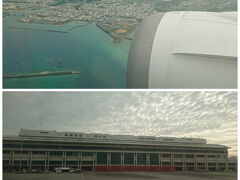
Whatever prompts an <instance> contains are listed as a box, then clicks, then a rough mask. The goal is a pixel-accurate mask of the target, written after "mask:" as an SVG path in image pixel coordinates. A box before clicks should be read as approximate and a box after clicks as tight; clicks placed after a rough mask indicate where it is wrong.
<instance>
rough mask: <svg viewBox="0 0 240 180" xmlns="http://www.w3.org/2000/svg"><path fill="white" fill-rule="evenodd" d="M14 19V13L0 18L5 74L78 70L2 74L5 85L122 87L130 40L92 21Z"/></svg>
mask: <svg viewBox="0 0 240 180" xmlns="http://www.w3.org/2000/svg"><path fill="white" fill-rule="evenodd" d="M18 18H19V17H18V15H16V16H14V15H12V16H6V17H4V18H3V75H4V76H14V75H24V74H31V73H41V72H56V71H79V72H80V73H79V74H71V75H57V76H41V77H28V78H12V79H4V80H3V87H4V88H125V87H126V83H125V81H126V65H127V58H128V51H129V48H130V44H131V41H130V40H124V41H122V42H120V43H114V42H113V39H112V38H111V37H110V36H109V35H108V34H106V33H105V32H103V31H102V30H101V29H99V28H98V27H97V26H96V23H91V24H88V25H82V26H79V24H76V23H68V24H64V25H61V26H58V25H46V24H30V23H20V22H17V19H18ZM77 26H78V27H77ZM47 30H50V31H47ZM55 31H56V32H55ZM59 61H61V63H60V65H59Z"/></svg>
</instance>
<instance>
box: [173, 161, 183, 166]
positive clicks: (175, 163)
mask: <svg viewBox="0 0 240 180" xmlns="http://www.w3.org/2000/svg"><path fill="white" fill-rule="evenodd" d="M182 165H183V163H182V162H174V166H182Z"/></svg>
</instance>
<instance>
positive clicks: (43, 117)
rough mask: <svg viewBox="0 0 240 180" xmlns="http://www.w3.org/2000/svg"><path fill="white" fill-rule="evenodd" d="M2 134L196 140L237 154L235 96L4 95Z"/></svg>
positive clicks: (127, 94) (123, 94)
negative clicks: (54, 132)
mask: <svg viewBox="0 0 240 180" xmlns="http://www.w3.org/2000/svg"><path fill="white" fill-rule="evenodd" d="M3 113H4V114H3V130H4V131H3V133H4V134H5V135H6V134H13V135H14V134H17V132H18V131H19V129H20V128H21V127H25V128H29V129H47V130H55V129H56V130H57V131H76V132H86V133H108V134H130V135H151V136H176V137H201V138H206V139H207V140H208V143H212V144H223V145H227V146H230V147H232V149H230V151H229V152H230V153H231V154H233V155H236V154H237V92H212V91H211V92H5V93H4V95H3Z"/></svg>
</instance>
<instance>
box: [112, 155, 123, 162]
mask: <svg viewBox="0 0 240 180" xmlns="http://www.w3.org/2000/svg"><path fill="white" fill-rule="evenodd" d="M111 164H121V153H111Z"/></svg>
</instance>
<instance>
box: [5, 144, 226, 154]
mask: <svg viewBox="0 0 240 180" xmlns="http://www.w3.org/2000/svg"><path fill="white" fill-rule="evenodd" d="M3 147H4V148H21V145H20V144H3ZM22 148H33V149H34V148H38V149H39V148H44V149H61V150H65V149H66V150H67V149H75V150H81V149H87V150H109V151H111V150H120V151H158V152H165V151H167V152H189V153H226V152H227V151H226V150H222V149H206V150H202V149H187V148H186V149H160V148H153V147H144V148H143V147H124V146H120V147H114V146H66V145H50V144H49V145H40V144H22Z"/></svg>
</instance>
